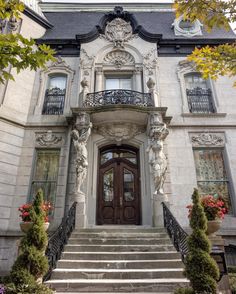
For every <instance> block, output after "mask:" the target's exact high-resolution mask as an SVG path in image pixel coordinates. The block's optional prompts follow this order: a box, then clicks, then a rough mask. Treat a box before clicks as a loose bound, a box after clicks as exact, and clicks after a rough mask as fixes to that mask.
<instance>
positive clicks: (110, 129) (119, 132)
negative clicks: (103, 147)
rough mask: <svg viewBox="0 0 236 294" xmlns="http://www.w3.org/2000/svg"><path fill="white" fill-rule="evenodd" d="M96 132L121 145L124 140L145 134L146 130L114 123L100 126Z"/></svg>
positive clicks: (134, 125) (140, 127)
mask: <svg viewBox="0 0 236 294" xmlns="http://www.w3.org/2000/svg"><path fill="white" fill-rule="evenodd" d="M95 131H96V132H97V133H98V134H100V135H102V136H103V137H105V138H106V139H108V140H112V141H115V142H116V143H117V144H118V145H120V144H121V143H122V141H123V140H130V139H132V138H134V137H135V136H137V135H138V134H141V133H143V132H145V128H144V127H143V126H139V125H136V124H131V123H113V124H105V125H102V126H98V127H96V129H95Z"/></svg>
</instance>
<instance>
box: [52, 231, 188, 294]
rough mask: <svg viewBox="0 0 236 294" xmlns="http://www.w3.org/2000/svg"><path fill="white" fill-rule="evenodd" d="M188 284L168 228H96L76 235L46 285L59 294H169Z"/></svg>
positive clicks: (72, 237)
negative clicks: (166, 230)
mask: <svg viewBox="0 0 236 294" xmlns="http://www.w3.org/2000/svg"><path fill="white" fill-rule="evenodd" d="M187 283H188V281H187V280H186V279H185V278H184V276H183V264H182V261H181V258H180V254H179V253H178V252H176V250H175V249H174V247H173V245H172V244H171V242H170V240H169V238H168V236H167V234H166V233H165V231H164V229H163V228H158V229H156V228H140V227H137V228H136V227H129V228H125V227H123V228H111V227H109V228H104V227H102V228H101V227H99V228H94V229H81V230H76V231H74V232H73V233H72V235H71V238H70V240H69V242H68V244H67V245H66V246H65V248H64V252H63V254H62V258H61V260H59V261H58V264H57V268H56V269H55V270H54V271H53V274H52V277H51V280H50V281H48V282H47V284H49V285H51V286H52V287H53V288H55V289H56V291H57V293H81V292H85V293H106V294H109V293H110V294H114V293H121V292H122V293H124V292H128V293H131V292H133V293H145V294H146V293H162V294H163V293H165V294H170V293H173V291H174V290H175V289H176V288H177V287H179V286H183V285H186V284H187Z"/></svg>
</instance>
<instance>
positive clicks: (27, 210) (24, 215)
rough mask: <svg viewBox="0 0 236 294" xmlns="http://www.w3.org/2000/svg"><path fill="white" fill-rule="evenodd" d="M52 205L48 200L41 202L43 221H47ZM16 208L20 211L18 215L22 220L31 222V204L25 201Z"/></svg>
mask: <svg viewBox="0 0 236 294" xmlns="http://www.w3.org/2000/svg"><path fill="white" fill-rule="evenodd" d="M52 209H53V207H52V205H51V203H50V202H49V201H44V202H43V204H42V210H43V211H44V215H45V216H44V221H45V223H46V222H48V221H49V214H50V212H51V211H52ZM18 210H19V211H20V213H21V214H20V217H21V219H22V221H23V222H32V221H33V220H32V210H33V204H32V203H26V204H23V205H21V206H20V207H19V208H18Z"/></svg>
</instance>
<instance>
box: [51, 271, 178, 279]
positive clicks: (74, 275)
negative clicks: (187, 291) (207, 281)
mask: <svg viewBox="0 0 236 294" xmlns="http://www.w3.org/2000/svg"><path fill="white" fill-rule="evenodd" d="M168 278H169V279H174V278H180V279H183V278H184V276H183V271H178V272H168V270H167V271H166V272H145V271H143V272H138V273H135V272H129V273H127V272H118V273H117V272H115V273H111V272H102V273H101V272H99V273H89V272H71V273H68V272H60V273H59V272H54V273H53V275H52V279H62V280H63V279H122V280H124V279H168Z"/></svg>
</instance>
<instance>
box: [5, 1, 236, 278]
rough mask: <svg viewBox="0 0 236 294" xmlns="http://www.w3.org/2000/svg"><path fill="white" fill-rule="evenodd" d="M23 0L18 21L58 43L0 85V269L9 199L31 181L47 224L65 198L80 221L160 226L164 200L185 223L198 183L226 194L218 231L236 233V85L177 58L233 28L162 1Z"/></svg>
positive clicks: (226, 37)
mask: <svg viewBox="0 0 236 294" xmlns="http://www.w3.org/2000/svg"><path fill="white" fill-rule="evenodd" d="M25 2H26V5H27V6H26V9H25V11H24V13H23V14H22V19H21V21H20V22H19V23H18V26H17V28H15V29H16V30H18V31H19V32H20V33H22V34H23V35H24V36H27V37H32V38H34V39H36V40H37V43H45V44H49V45H50V46H51V47H52V48H54V49H55V50H56V52H57V54H56V61H55V62H54V63H50V64H48V66H47V68H46V69H42V70H38V71H37V72H33V71H30V70H25V71H24V72H22V73H20V74H18V75H16V74H15V81H14V82H13V81H9V82H7V83H6V84H5V85H0V271H1V272H4V271H7V270H9V269H10V266H11V264H12V263H13V261H14V259H15V256H16V254H17V242H18V239H19V237H20V236H21V233H20V228H19V222H20V218H19V213H18V207H19V206H20V205H21V204H23V203H26V202H28V201H31V200H32V198H33V196H34V195H35V192H36V191H37V190H38V189H39V188H42V189H43V191H44V196H45V198H46V199H48V200H50V201H51V202H52V204H53V207H54V210H53V214H52V215H51V225H50V230H52V231H53V230H56V228H57V227H58V225H59V224H60V222H61V219H62V217H63V216H64V214H65V213H66V212H67V211H68V209H69V207H70V206H71V205H72V203H73V202H74V201H77V202H78V205H77V219H76V221H77V226H78V227H85V228H87V227H95V226H102V225H129V226H130V225H132V226H134V225H135V226H136V225H139V226H143V227H152V226H158V227H160V226H162V225H163V217H162V206H161V202H162V201H166V202H168V203H169V206H170V209H171V211H172V212H173V213H174V215H175V217H176V219H177V220H178V221H179V222H180V223H181V225H182V226H183V227H188V216H187V215H188V212H187V209H186V206H187V205H188V204H189V203H190V202H191V194H192V192H193V188H194V187H198V188H199V190H200V192H201V193H202V194H216V193H217V194H219V195H221V196H223V197H224V198H225V199H226V200H227V202H228V204H229V207H230V211H229V213H228V215H227V216H226V217H225V219H224V221H223V224H222V228H221V233H222V235H223V236H225V238H226V240H227V242H228V243H235V242H236V239H235V236H236V229H235V228H236V194H235V192H236V148H235V146H236V90H235V88H233V79H229V78H228V77H221V78H220V79H219V80H217V81H212V80H203V79H202V78H201V75H200V74H199V73H198V72H196V70H195V68H194V65H193V64H192V63H190V62H188V61H187V59H186V56H187V55H188V54H189V53H190V52H191V51H192V50H193V49H194V48H195V47H196V46H197V47H201V46H204V45H207V44H208V45H217V44H222V43H225V42H233V41H234V40H235V34H234V33H233V31H223V30H218V29H217V30H213V31H212V32H210V33H209V32H206V30H205V29H204V27H203V26H202V24H201V23H200V22H199V21H195V22H194V23H188V22H186V21H184V20H183V18H182V17H180V18H178V19H176V18H175V13H174V11H173V9H172V7H171V4H170V3H168V1H167V2H165V3H163V4H159V3H156V4H154V3H152V4H122V6H116V7H115V5H113V4H96V5H95V4H81V3H66V1H65V3H47V2H43V3H41V4H40V7H39V6H36V5H35V3H36V4H37V2H38V1H25ZM33 2H34V5H35V6H32V5H31V4H32V3H33ZM6 25H7V24H6ZM3 30H4V28H3ZM3 33H4V31H3Z"/></svg>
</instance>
